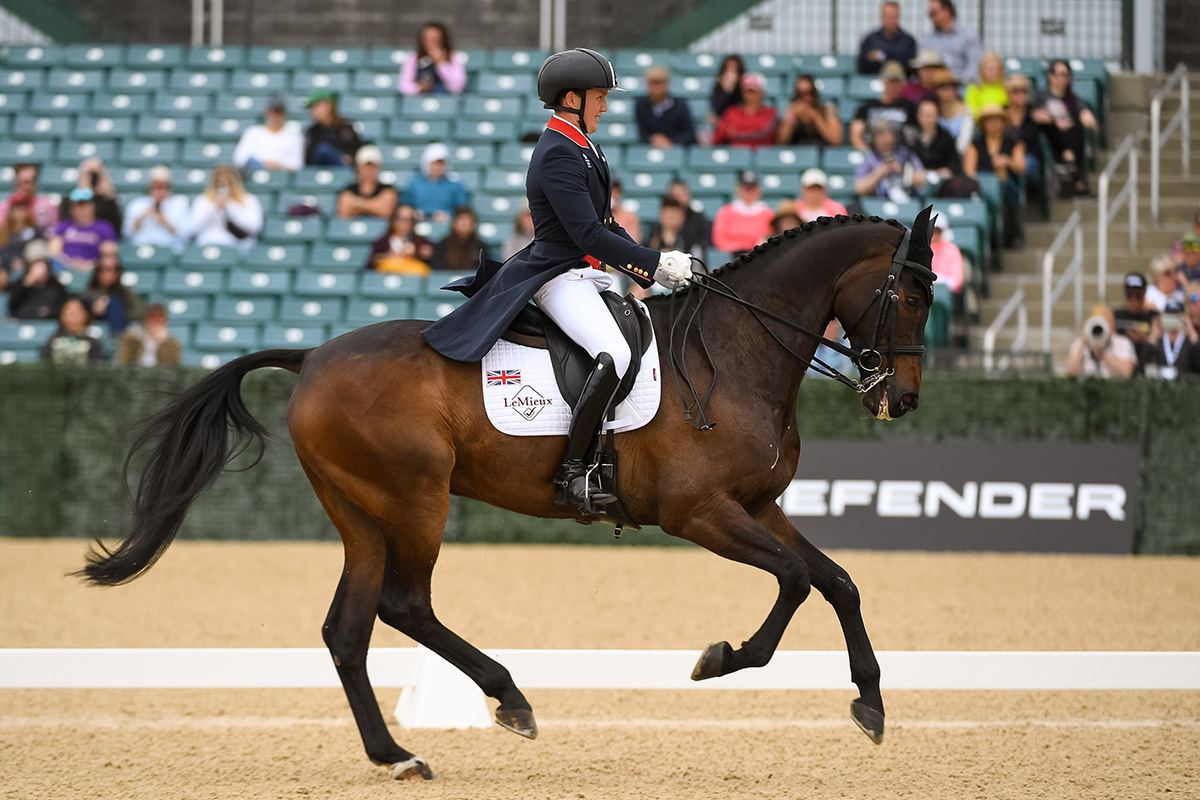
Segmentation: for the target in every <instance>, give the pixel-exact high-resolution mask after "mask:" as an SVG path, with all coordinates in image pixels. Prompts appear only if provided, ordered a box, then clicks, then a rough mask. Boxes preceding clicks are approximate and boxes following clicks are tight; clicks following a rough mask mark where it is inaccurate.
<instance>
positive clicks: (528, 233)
mask: <svg viewBox="0 0 1200 800" xmlns="http://www.w3.org/2000/svg"><path fill="white" fill-rule="evenodd" d="M532 241H533V214H531V213H530V212H529V201H528V200H522V201H521V207H520V208H519V209H517V213H516V215H515V216H514V217H513V228H512V233H510V234H509V235H508V238H507V239H505V240H504V245H503V246H502V248H501V252H500V256H501V258H503V259H504V260H505V261H508V259H510V258H512V257H513V256H514V255H516V254H517V253H519V252H521V251H522V250H524V249H525V248H526V247H527V246H528V245H529V243H530V242H532Z"/></svg>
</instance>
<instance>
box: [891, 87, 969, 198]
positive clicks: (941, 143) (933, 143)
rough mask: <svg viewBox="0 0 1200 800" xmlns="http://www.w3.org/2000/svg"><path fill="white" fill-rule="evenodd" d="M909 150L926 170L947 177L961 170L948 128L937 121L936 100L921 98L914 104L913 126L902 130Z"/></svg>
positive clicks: (938, 118)
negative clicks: (915, 114) (915, 113)
mask: <svg viewBox="0 0 1200 800" xmlns="http://www.w3.org/2000/svg"><path fill="white" fill-rule="evenodd" d="M905 134H906V135H905V141H906V142H907V144H908V148H909V150H911V151H912V152H913V154H914V155H915V156H916V157H917V158H919V159H921V163H922V164H923V165H924V166H925V170H926V172H936V173H937V175H938V177H939V179H941V180H947V179H949V178H952V177H954V176H955V175H958V174H961V173H962V157H961V156H960V155H959V152H958V146H957V145H956V144H955V142H954V137H953V136H951V135H950V131H948V130H946V129H945V128H944V127H943V126H942V123H941V111H940V110H939V107H938V103H937V101H936V100H922V101H921V103H920V105H918V106H917V127H916V128H907V129H906V130H905Z"/></svg>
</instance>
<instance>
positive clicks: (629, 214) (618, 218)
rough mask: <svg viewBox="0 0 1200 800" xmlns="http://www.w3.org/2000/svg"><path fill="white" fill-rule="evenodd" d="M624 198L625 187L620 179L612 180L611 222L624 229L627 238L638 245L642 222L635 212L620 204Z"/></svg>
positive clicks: (640, 239)
mask: <svg viewBox="0 0 1200 800" xmlns="http://www.w3.org/2000/svg"><path fill="white" fill-rule="evenodd" d="M624 197H625V185H624V184H622V183H621V180H620V178H613V179H612V200H611V202H610V205H611V206H612V217H613V221H614V222H616V223H617V224H618V225H620V226H621V227H622V228H624V229H625V232H626V233H628V234H629V238H631V239H633V240H634V241H635V242H637V243H638V244H641V243H642V220H641V218H640V217H639V216H638V215H637V213H636V212H634V211H630V210H629V209H628V208H626V207H625V206H624V204H623V203H622V200H623V198H624Z"/></svg>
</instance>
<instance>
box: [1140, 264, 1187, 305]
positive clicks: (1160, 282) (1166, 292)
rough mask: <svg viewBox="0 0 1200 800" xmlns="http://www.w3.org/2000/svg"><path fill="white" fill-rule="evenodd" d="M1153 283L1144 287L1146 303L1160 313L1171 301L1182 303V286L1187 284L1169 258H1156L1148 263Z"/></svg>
mask: <svg viewBox="0 0 1200 800" xmlns="http://www.w3.org/2000/svg"><path fill="white" fill-rule="evenodd" d="M1150 275H1151V277H1152V278H1153V281H1154V282H1153V283H1152V284H1151V285H1149V286H1147V287H1146V302H1147V303H1148V304H1149V305H1151V306H1153V307H1154V308H1156V309H1158V310H1159V311H1162V310H1163V309H1164V308H1166V306H1167V303H1168V302H1169V301H1171V300H1178V301H1179V302H1180V303H1182V302H1183V301H1184V297H1183V295H1184V292H1183V285H1184V284H1185V283H1186V282H1187V281H1186V280H1185V279H1184V277H1183V275H1181V274H1180V272H1179V268H1178V267H1177V266H1176V265H1175V262H1174V261H1173V260H1172V259H1171V257H1170V256H1167V255H1162V256H1156V257H1155V258H1154V259H1153V260H1152V261H1151V262H1150Z"/></svg>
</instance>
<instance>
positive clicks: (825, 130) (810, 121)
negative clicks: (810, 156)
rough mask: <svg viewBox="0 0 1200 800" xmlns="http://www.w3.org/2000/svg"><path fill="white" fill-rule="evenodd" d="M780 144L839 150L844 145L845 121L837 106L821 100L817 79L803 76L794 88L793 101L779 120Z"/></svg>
mask: <svg viewBox="0 0 1200 800" xmlns="http://www.w3.org/2000/svg"><path fill="white" fill-rule="evenodd" d="M777 133H778V137H779V143H780V144H790V145H816V146H818V147H823V146H824V145H829V146H830V147H837V146H838V145H839V144H841V143H842V121H841V119H839V118H838V111H837V105H836V104H834V103H825V102H822V100H821V93H820V91H818V89H817V82H816V79H815V78H813V76H812V75H800V76H799V77H797V78H796V82H795V83H794V84H793V85H792V102H791V103H790V104H789V105H788V107H787V111H785V112H784V114H783V118H782V119H781V120H780V121H779V130H778V131H777Z"/></svg>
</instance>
